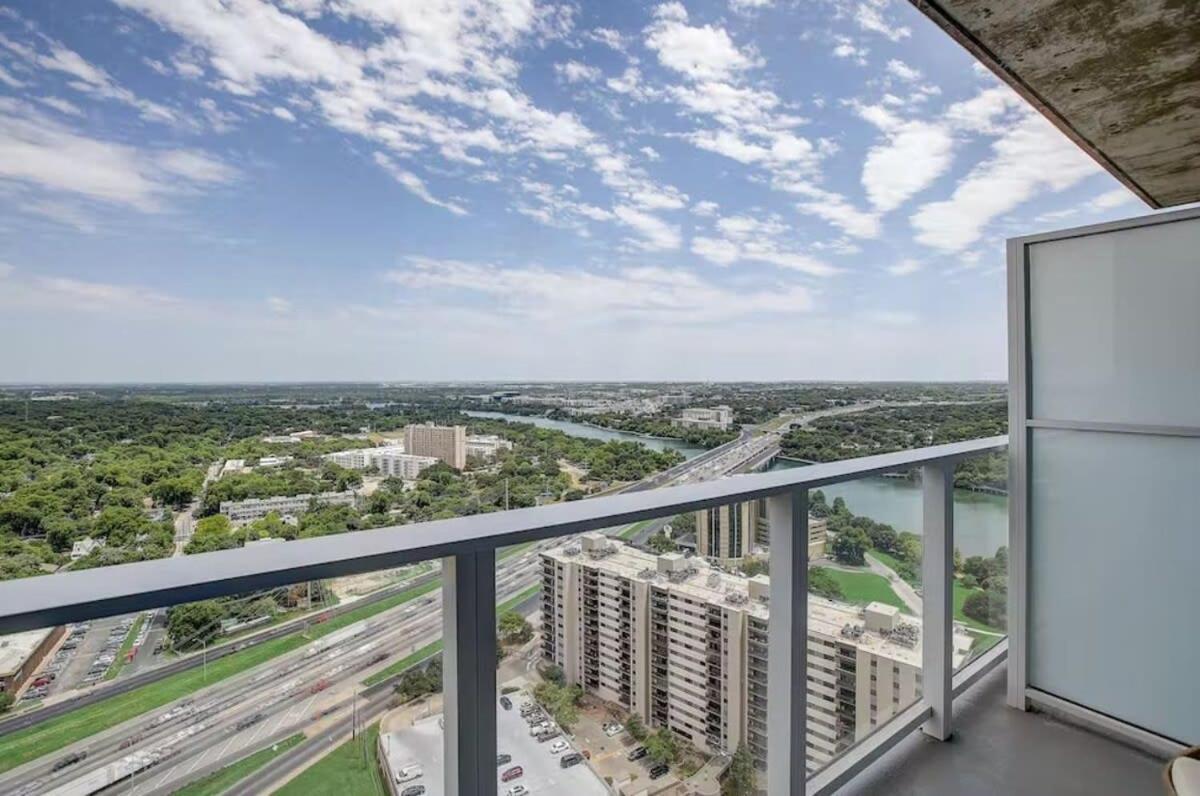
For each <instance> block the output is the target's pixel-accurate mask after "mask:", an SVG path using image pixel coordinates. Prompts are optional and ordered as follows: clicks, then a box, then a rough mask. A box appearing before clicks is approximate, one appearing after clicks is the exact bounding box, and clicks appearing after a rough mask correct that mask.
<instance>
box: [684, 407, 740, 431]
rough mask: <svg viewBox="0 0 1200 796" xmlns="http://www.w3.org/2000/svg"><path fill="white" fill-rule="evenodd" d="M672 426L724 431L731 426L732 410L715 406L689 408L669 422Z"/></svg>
mask: <svg viewBox="0 0 1200 796" xmlns="http://www.w3.org/2000/svg"><path fill="white" fill-rule="evenodd" d="M671 424H672V425H675V426H683V427H685V428H715V429H720V430H721V431H724V430H726V429H728V428H729V427H730V426H732V425H733V408H732V407H729V406H724V405H722V406H717V407H714V408H712V409H709V408H705V407H689V408H687V409H684V410H683V412H682V413H680V416H679V417H677V418H674V419H673V420H672V421H671Z"/></svg>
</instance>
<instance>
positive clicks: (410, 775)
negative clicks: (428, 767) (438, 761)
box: [396, 763, 425, 782]
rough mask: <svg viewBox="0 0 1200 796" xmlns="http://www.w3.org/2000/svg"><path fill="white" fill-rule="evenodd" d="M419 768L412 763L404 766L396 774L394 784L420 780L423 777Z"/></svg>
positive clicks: (422, 772)
mask: <svg viewBox="0 0 1200 796" xmlns="http://www.w3.org/2000/svg"><path fill="white" fill-rule="evenodd" d="M424 773H425V772H424V771H422V770H421V766H419V765H417V764H416V763H413V764H412V765H408V766H404V767H403V768H401V769H400V770H399V771H397V772H396V782H411V781H412V780H414V779H420V778H421V776H422V775H424Z"/></svg>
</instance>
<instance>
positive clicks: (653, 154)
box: [638, 146, 661, 160]
mask: <svg viewBox="0 0 1200 796" xmlns="http://www.w3.org/2000/svg"><path fill="white" fill-rule="evenodd" d="M638 151H639V152H641V153H642V154H643V155H645V156H646V159H647V160H658V159H659V158H660V157H661V155H659V154H658V150H656V149H655V148H654V147H652V146H644V147H642V148H641V149H639V150H638Z"/></svg>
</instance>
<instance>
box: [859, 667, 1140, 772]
mask: <svg viewBox="0 0 1200 796" xmlns="http://www.w3.org/2000/svg"><path fill="white" fill-rule="evenodd" d="M1004 673H1005V669H1004V667H1003V666H1001V667H999V668H998V669H997V670H996V671H995V672H992V673H991V674H990V675H988V676H987V677H986V678H985V679H984V680H982V681H981V682H979V683H977V684H976V685H975V687H974V688H972V689H970V690H969V691H967V692H966V693H964V694H963V695H962V696H961V697H959V699H958V700H956V702H957V704H956V705H955V734H954V737H953V738H951V740H950V741H947V742H946V743H939V742H938V741H935V740H933V739H931V738H928V737H926V736H924V735H922V734H921V733H914V734H913V735H912V736H910V737H909V738H906V739H905V740H904V741H902V742H901V743H900V744H898V745H897V746H896V747H895V748H893V749H892V750H890V751H889V752H888V753H887V754H885V755H884V756H883V757H882V758H880V759H879V760H878V761H876V762H875V763H874V764H873V765H872V766H870V767H868V768H867V770H866V771H864V772H862V774H860V775H859V776H858V777H856V778H855V779H854V780H853V781H852V782H851V783H850V784H849V785H847V786H846V787H845V788H843V789H842V790H841V791H839V793H846V794H887V796H907V795H908V794H912V796H918V794H919V796H941V795H942V794H945V796H968V795H970V796H976V795H977V794H978V795H979V796H983V794H988V795H989V796H990V794H1012V795H1013V796H1018V795H1019V796H1035V795H1036V794H1054V796H1075V794H1078V796H1107V794H1114V795H1115V794H1121V795H1122V796H1125V795H1126V794H1128V796H1142V794H1151V795H1153V794H1162V793H1164V790H1163V784H1162V773H1161V772H1162V769H1163V765H1164V761H1162V760H1160V759H1158V758H1155V757H1152V756H1150V755H1148V754H1145V753H1143V752H1141V751H1138V750H1136V749H1133V748H1131V747H1129V746H1126V745H1124V744H1121V743H1118V742H1116V741H1113V740H1110V739H1108V738H1105V737H1104V736H1101V735H1097V734H1095V733H1093V732H1090V731H1088V730H1085V729H1081V728H1079V727H1076V726H1073V725H1071V724H1067V723H1064V722H1061V721H1058V720H1056V719H1054V718H1051V717H1049V716H1047V715H1044V714H1038V713H1021V712H1020V711H1017V710H1012V709H1010V708H1008V707H1006V706H1005V704H1004V687H1005V681H1004Z"/></svg>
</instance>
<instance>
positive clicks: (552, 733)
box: [537, 729, 562, 743]
mask: <svg viewBox="0 0 1200 796" xmlns="http://www.w3.org/2000/svg"><path fill="white" fill-rule="evenodd" d="M560 735H562V733H561V732H559V731H558V730H555V729H549V730H546V732H542V733H538V736H537V742H538V743H545V742H546V741H549V740H550V739H551V738H557V737H558V736H560Z"/></svg>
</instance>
